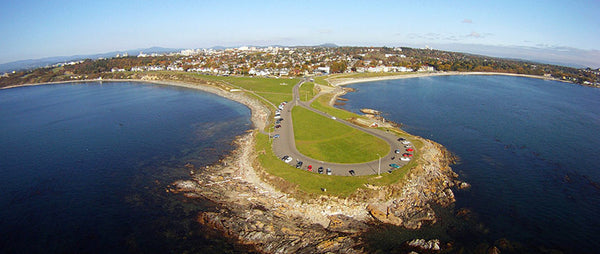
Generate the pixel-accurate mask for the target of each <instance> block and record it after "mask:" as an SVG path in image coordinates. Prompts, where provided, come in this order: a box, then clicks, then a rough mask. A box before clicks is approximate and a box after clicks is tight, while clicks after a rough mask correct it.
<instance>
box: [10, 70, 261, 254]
mask: <svg viewBox="0 0 600 254" xmlns="http://www.w3.org/2000/svg"><path fill="white" fill-rule="evenodd" d="M249 128H251V122H250V110H249V109H248V108H246V107H245V106H243V105H241V104H239V103H236V102H232V101H229V100H226V99H223V98H220V97H217V96H215V95H212V94H208V93H204V92H200V91H197V90H191V89H184V88H174V87H165V86H159V85H153V84H141V83H129V82H114V83H113V82H110V83H107V82H104V83H84V84H58V85H46V86H36V87H20V88H13V89H7V90H0V176H1V178H0V179H1V181H2V182H1V184H0V207H1V208H2V209H1V210H0V235H1V236H2V237H0V252H1V253H148V252H150V253H169V252H176V253H182V252H203V253H207V252H208V253H211V252H214V253H219V252H222V251H223V250H234V249H236V247H235V246H233V244H232V243H229V242H227V241H220V240H215V239H216V238H215V237H210V236H208V235H207V234H209V233H206V230H204V229H203V228H201V227H200V225H199V224H198V223H196V222H195V216H196V215H197V213H198V212H199V211H202V210H209V209H212V206H211V204H210V202H207V201H202V200H187V199H185V198H183V197H181V196H180V195H173V194H170V193H166V192H165V188H166V187H167V186H168V185H169V184H170V183H172V182H173V181H174V180H179V179H184V178H186V177H187V174H188V173H189V172H188V170H186V169H185V167H184V165H185V164H186V163H192V164H194V165H195V166H204V165H208V164H212V163H214V162H215V161H217V160H218V159H219V158H220V157H222V156H223V154H226V153H227V152H228V151H230V150H231V149H232V146H231V142H232V141H233V139H234V137H235V136H237V135H240V134H242V133H244V132H245V131H246V130H248V129H249Z"/></svg>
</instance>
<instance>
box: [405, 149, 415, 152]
mask: <svg viewBox="0 0 600 254" xmlns="http://www.w3.org/2000/svg"><path fill="white" fill-rule="evenodd" d="M414 150H415V149H412V148H408V149H406V151H407V152H412V151H414Z"/></svg>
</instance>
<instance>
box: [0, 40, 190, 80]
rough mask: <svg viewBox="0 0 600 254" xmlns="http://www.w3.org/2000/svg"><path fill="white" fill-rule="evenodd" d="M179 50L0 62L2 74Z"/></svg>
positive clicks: (134, 50)
mask: <svg viewBox="0 0 600 254" xmlns="http://www.w3.org/2000/svg"><path fill="white" fill-rule="evenodd" d="M178 51H181V49H173V48H161V47H152V48H145V49H131V50H124V51H113V52H108V53H101V54H92V55H74V56H55V57H46V58H40V59H29V60H20V61H15V62H10V63H4V64H0V74H1V73H4V72H11V71H19V70H28V69H35V68H39V67H44V66H48V65H53V64H57V63H63V62H70V61H78V60H83V59H98V58H110V57H114V56H116V55H117V54H120V55H123V54H125V53H127V54H129V55H132V56H136V55H138V54H139V53H140V52H144V53H145V54H152V53H157V54H160V53H171V52H178Z"/></svg>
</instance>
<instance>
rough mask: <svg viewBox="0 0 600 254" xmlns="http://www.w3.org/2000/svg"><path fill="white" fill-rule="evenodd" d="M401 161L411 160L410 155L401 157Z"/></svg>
mask: <svg viewBox="0 0 600 254" xmlns="http://www.w3.org/2000/svg"><path fill="white" fill-rule="evenodd" d="M400 160H401V161H410V157H402V158H400Z"/></svg>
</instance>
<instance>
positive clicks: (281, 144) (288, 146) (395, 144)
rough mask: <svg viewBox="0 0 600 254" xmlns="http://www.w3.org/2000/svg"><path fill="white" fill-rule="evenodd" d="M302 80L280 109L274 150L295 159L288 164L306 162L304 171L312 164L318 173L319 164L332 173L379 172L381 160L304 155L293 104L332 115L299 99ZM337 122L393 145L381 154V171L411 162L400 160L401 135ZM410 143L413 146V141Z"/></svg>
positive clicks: (403, 151) (404, 150) (341, 121)
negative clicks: (297, 136) (338, 159)
mask: <svg viewBox="0 0 600 254" xmlns="http://www.w3.org/2000/svg"><path fill="white" fill-rule="evenodd" d="M302 83H304V80H302V81H300V82H298V84H296V85H295V86H294V88H293V99H292V101H290V102H288V103H287V105H285V106H284V108H283V110H282V111H281V117H282V118H283V121H282V122H281V123H280V124H281V128H276V129H275V131H274V132H273V133H272V134H271V136H274V135H275V134H279V138H273V139H272V140H273V151H274V152H275V155H277V157H279V158H281V157H283V156H285V155H288V156H291V157H292V158H293V161H292V162H290V163H289V164H291V165H292V166H295V165H296V163H297V162H298V161H302V162H303V165H302V167H301V168H302V169H303V170H307V167H308V166H309V165H312V171H313V172H315V173H316V172H317V169H318V168H319V167H323V168H324V169H327V168H331V171H332V174H333V175H343V176H350V175H351V174H350V170H354V172H355V175H373V174H377V173H378V171H379V165H380V162H379V159H377V160H374V161H370V162H366V163H357V164H341V163H331V162H324V161H319V160H316V159H313V158H309V157H307V156H305V155H303V154H301V153H300V152H299V151H298V150H297V149H296V142H295V140H294V126H293V124H292V113H291V111H292V108H293V107H294V106H299V107H303V108H306V109H308V110H310V111H313V112H315V113H317V114H320V115H323V116H325V117H327V118H330V119H333V117H332V116H331V115H328V114H326V113H323V112H321V111H319V110H316V109H314V108H311V107H310V105H308V103H306V102H302V101H300V99H299V98H300V93H299V87H300V86H301V85H302ZM338 89H339V87H338ZM335 121H338V122H340V123H342V124H345V125H347V126H350V127H352V128H356V129H359V130H361V131H364V132H367V133H369V134H371V135H373V136H376V137H378V138H380V139H383V140H385V141H386V142H387V143H388V144H389V145H390V151H389V152H388V154H381V155H380V157H381V173H385V172H388V171H389V170H390V169H393V168H392V167H390V166H389V165H390V164H392V163H395V164H397V165H399V166H400V167H402V166H404V165H405V164H407V163H408V161H401V160H400V157H402V154H403V153H406V148H405V147H404V146H405V145H404V144H402V143H401V142H400V141H398V140H397V139H398V136H396V135H394V134H393V133H389V132H386V131H382V130H378V129H370V128H364V127H361V126H357V125H354V124H352V123H349V122H346V121H344V120H341V119H335ZM410 145H412V144H410ZM396 149H400V153H399V154H397V153H395V152H394V151H395V150H396ZM408 153H411V154H412V153H413V152H408ZM324 174H325V172H324Z"/></svg>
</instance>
